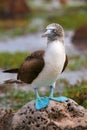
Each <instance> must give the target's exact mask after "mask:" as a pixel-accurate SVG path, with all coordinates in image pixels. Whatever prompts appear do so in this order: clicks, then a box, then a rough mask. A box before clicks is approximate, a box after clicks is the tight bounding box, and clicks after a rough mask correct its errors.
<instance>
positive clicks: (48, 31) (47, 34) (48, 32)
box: [42, 30, 51, 37]
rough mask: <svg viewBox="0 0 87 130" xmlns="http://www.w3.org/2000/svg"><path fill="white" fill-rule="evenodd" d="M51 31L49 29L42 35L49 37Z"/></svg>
mask: <svg viewBox="0 0 87 130" xmlns="http://www.w3.org/2000/svg"><path fill="white" fill-rule="evenodd" d="M50 33H51V30H47V31H46V32H45V33H44V34H43V35H42V37H48V36H49V35H50Z"/></svg>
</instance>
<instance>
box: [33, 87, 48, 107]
mask: <svg viewBox="0 0 87 130" xmlns="http://www.w3.org/2000/svg"><path fill="white" fill-rule="evenodd" d="M35 95H36V102H35V106H36V110H41V109H43V108H45V107H47V106H48V105H49V102H50V99H49V98H48V97H40V96H39V94H38V91H37V88H35Z"/></svg>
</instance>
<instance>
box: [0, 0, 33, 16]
mask: <svg viewBox="0 0 87 130" xmlns="http://www.w3.org/2000/svg"><path fill="white" fill-rule="evenodd" d="M30 12H31V8H30V7H29V6H28V5H27V3H26V0H1V1H0V17H1V18H20V17H21V18H22V17H24V16H25V15H26V14H28V13H30Z"/></svg>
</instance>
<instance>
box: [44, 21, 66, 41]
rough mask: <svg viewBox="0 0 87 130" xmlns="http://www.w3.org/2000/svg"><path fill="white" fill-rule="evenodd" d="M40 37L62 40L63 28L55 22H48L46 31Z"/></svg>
mask: <svg viewBox="0 0 87 130" xmlns="http://www.w3.org/2000/svg"><path fill="white" fill-rule="evenodd" d="M42 37H47V38H48V40H49V41H54V40H60V41H62V42H63V41H64V30H63V28H62V26H61V25H59V24H57V23H52V24H49V25H48V26H47V27H46V32H45V33H44V34H43V35H42Z"/></svg>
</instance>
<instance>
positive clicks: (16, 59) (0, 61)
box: [0, 52, 29, 68]
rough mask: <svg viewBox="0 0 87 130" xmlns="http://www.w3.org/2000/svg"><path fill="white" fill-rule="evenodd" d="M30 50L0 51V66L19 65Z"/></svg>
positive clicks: (12, 66)
mask: <svg viewBox="0 0 87 130" xmlns="http://www.w3.org/2000/svg"><path fill="white" fill-rule="evenodd" d="M28 55H29V52H16V53H9V52H0V68H14V67H19V66H20V65H21V63H22V62H23V61H24V59H25V58H26V57H27V56H28Z"/></svg>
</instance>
